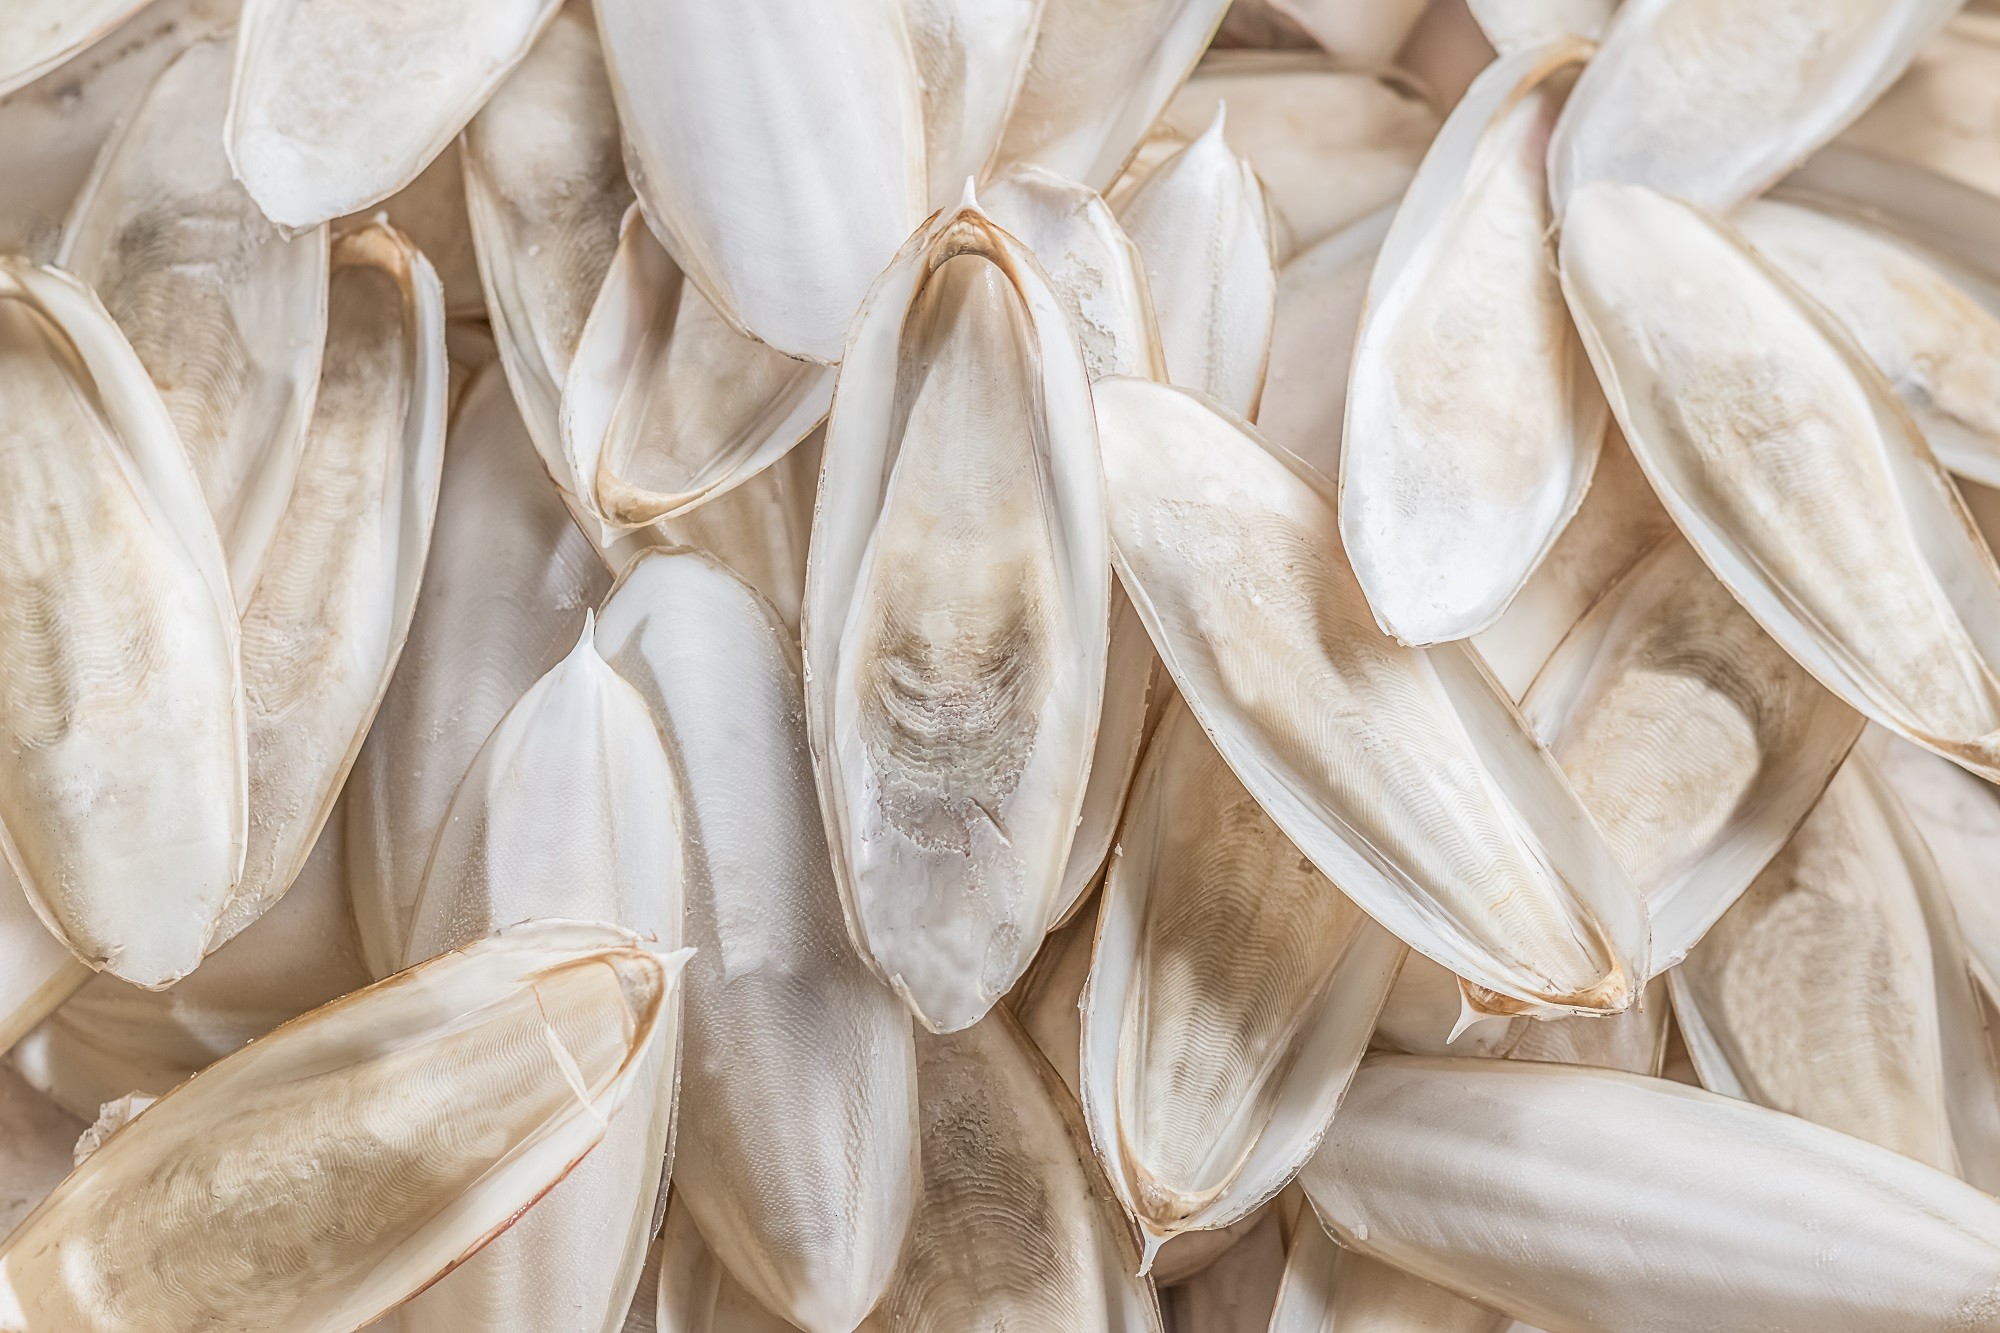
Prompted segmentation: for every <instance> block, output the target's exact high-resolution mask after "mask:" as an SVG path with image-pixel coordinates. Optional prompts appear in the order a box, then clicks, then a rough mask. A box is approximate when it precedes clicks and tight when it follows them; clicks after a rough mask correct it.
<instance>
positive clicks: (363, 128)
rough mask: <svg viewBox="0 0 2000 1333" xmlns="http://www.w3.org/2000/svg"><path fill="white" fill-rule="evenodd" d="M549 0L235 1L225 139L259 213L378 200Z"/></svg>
mask: <svg viewBox="0 0 2000 1333" xmlns="http://www.w3.org/2000/svg"><path fill="white" fill-rule="evenodd" d="M560 8H561V0H483V3H481V4H478V5H467V4H465V3H463V0H395V3H388V4H385V3H381V2H380V0H245V4H244V6H243V20H242V23H241V25H240V26H239V28H238V29H237V35H236V71H235V77H234V79H233V80H232V83H231V87H230V97H229V120H228V123H227V125H226V126H225V127H224V130H223V136H224V142H225V143H226V144H227V146H228V149H229V160H230V162H231V164H232V165H233V166H234V167H235V169H236V176H237V179H238V180H240V181H242V182H243V184H244V187H245V188H246V189H248V190H249V191H250V194H251V196H252V197H253V198H255V199H256V201H257V203H258V206H259V207H261V208H262V209H263V210H264V214H265V216H267V217H269V218H270V219H271V221H273V222H275V223H277V224H278V225H279V226H281V227H290V228H293V229H295V230H302V229H304V228H306V227H311V226H316V225H318V224H319V223H322V222H327V221H331V220H332V219H334V218H337V217H343V216H345V215H347V214H349V213H354V212H357V211H359V210H361V209H363V208H367V207H369V206H370V205H372V204H377V203H380V202H381V201H382V200H384V199H387V198H388V197H389V196H390V195H392V194H394V193H396V191H398V190H400V189H402V188H403V187H404V186H405V185H408V184H409V183H410V182H411V181H413V180H415V179H416V178H417V176H418V174H419V173H420V172H422V171H423V169H424V167H425V166H427V165H428V164H429V163H430V161H431V159H432V158H434V157H436V156H437V155H438V154H439V153H441V152H443V151H444V149H445V146H446V145H447V144H449V143H450V142H451V141H452V140H453V139H454V138H455V137H457V135H458V132H459V131H460V130H462V129H464V128H465V123H466V122H467V121H468V120H471V119H472V116H473V113H474V112H476V111H478V110H479V108H480V105H481V104H482V103H484V102H485V101H486V99H487V98H488V97H490V96H491V95H492V94H493V90H494V89H495V88H497V87H499V86H500V84H501V81H502V80H504V79H505V78H506V77H507V73H508V71H509V70H511V69H513V67H514V66H515V65H516V64H517V63H518V62H519V61H520V60H521V58H522V57H523V56H525V55H527V53H528V49H529V47H531V46H533V45H534V41H535V38H536V37H537V36H539V35H540V34H541V31H542V29H543V28H544V27H545V26H547V24H548V23H549V21H550V20H551V19H553V18H554V17H555V14H556V11H557V10H558V9H560Z"/></svg>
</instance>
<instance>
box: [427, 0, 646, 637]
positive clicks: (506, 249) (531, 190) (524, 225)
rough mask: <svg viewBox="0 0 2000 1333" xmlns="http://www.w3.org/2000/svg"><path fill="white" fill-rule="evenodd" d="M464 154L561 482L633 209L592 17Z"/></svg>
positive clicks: (470, 133)
mask: <svg viewBox="0 0 2000 1333" xmlns="http://www.w3.org/2000/svg"><path fill="white" fill-rule="evenodd" d="M462 144H463V148H462V161H463V165H464V170H465V206H466V214H467V216H468V218H469V219H470V221H471V226H472V240H473V248H474V251H475V252H476V254H477V256H478V260H479V277H480V282H481V285H482V286H483V287H484V288H485V292H486V309H487V312H488V314H489V315H490V317H491V318H492V321H493V336H494V341H495V342H496V343H498V344H499V351H500V363H501V365H503V366H504V367H506V371H507V383H508V385H509V386H510V387H511V388H512V389H513V392H514V400H515V402H517V403H518V404H519V405H520V408H521V415H522V417H523V418H524V419H525V420H526V422H527V425H528V433H529V435H530V436H531V437H532V438H533V439H534V442H535V448H536V450H537V451H539V452H540V454H541V456H542V458H543V459H544V460H545V461H546V462H547V464H548V467H549V471H550V474H551V475H553V476H555V477H556V478H557V479H558V480H563V479H564V478H565V477H566V476H567V473H566V472H565V471H564V469H565V468H566V466H567V464H566V463H565V461H564V458H563V451H562V432H561V422H560V418H559V416H558V411H559V405H560V402H561V398H562V388H563V382H564V381H565V380H566V379H567V378H568V376H569V366H570V359H571V358H572V357H573V356H574V355H575V354H576V344H577V339H579V338H580V337H582V335H583V325H584V320H585V318H586V317H587V316H588V315H589V314H590V307H591V305H592V303H593V302H594V301H595V300H596V299H597V293H598V289H599V288H600V287H601V286H602V285H603V283H604V274H605V272H606V270H608V269H609V268H610V266H611V259H612V255H613V254H614V253H615V252H616V251H617V249H618V224H619V219H620V218H622V217H624V215H625V210H626V208H627V207H628V206H629V205H630V204H631V202H632V187H631V185H630V184H629V183H628V182H627V181H626V179H625V163H624V159H623V156H622V150H621V147H620V141H619V137H618V108H617V106H616V105H615V104H614V103H613V102H612V97H611V79H610V76H609V75H608V74H606V72H605V69H604V58H603V56H602V54H601V52H600V50H599V48H598V43H597V30H596V28H595V27H594V26H593V25H592V23H591V21H590V16H589V14H588V13H587V12H578V11H576V10H574V9H564V10H563V11H561V12H560V13H558V14H557V15H556V17H555V18H554V20H553V21H551V22H550V24H549V26H548V30H547V31H546V32H544V33H543V34H542V37H541V40H540V41H538V42H536V43H535V46H534V49H533V50H531V51H530V52H529V53H528V55H527V58H526V59H524V60H523V61H522V62H521V63H520V64H519V65H518V66H516V67H515V69H514V72H513V74H512V75H510V76H509V77H508V79H507V81H506V82H505V83H503V84H501V85H500V87H499V89H498V90H497V91H496V92H495V93H494V94H493V96H492V98H491V99H490V100H489V101H488V102H487V103H486V105H485V106H484V107H482V108H481V109H480V112H479V114H478V115H476V116H474V117H473V118H472V121H471V123H470V124H468V125H467V126H466V127H465V136H464V138H463V140H462ZM593 600H594V599H593ZM571 637H572V638H573V637H574V635H571Z"/></svg>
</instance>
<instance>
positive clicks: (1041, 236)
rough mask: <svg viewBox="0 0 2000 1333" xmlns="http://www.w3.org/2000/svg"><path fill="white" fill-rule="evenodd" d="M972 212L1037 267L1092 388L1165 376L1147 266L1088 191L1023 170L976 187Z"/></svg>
mask: <svg viewBox="0 0 2000 1333" xmlns="http://www.w3.org/2000/svg"><path fill="white" fill-rule="evenodd" d="M979 206H980V207H981V208H982V209H983V210H985V213H986V215H987V216H988V217H990V218H992V219H993V220H994V221H995V222H997V223H999V224H1000V226H1001V227H1002V228H1004V229H1005V230H1006V231H1007V233H1008V234H1009V235H1011V236H1012V237H1013V238H1014V239H1015V240H1017V241H1019V242H1020V243H1021V244H1023V245H1025V246H1027V247H1028V249H1029V251H1030V252H1031V253H1033V255H1034V256H1035V259H1036V261H1037V262H1038V263H1040V264H1041V266H1042V271H1043V272H1044V273H1046V274H1047V275H1048V279H1049V285H1050V286H1051V287H1053V288H1054V289H1055V293H1056V298H1057V299H1058V300H1059V301H1061V302H1062V305H1063V309H1064V311H1065V312H1066V313H1067V314H1068V315H1069V321H1070V325H1071V327H1072V328H1074V329H1075V330H1076V341H1077V346H1078V347H1079V349H1081V351H1082V352H1083V365H1084V369H1085V370H1086V371H1087V372H1088V373H1089V375H1090V378H1091V379H1092V380H1093V381H1095V380H1099V379H1102V378H1103V377H1104V376H1106V375H1141V376H1144V377H1146V378H1148V379H1162V378H1164V377H1165V375H1166V362H1165V360H1164V357H1163V354H1162V352H1161V350H1160V345H1159V343H1160V334H1159V329H1158V327H1157V325H1156V323H1155V320H1154V314H1153V298H1152V293H1151V292H1150V291H1149V290H1148V288H1147V285H1146V261H1145V259H1144V258H1143V257H1142V256H1141V255H1140V253H1139V247H1138V246H1136V245H1134V244H1133V243H1132V238H1131V237H1130V236H1127V235H1126V234H1125V229H1124V228H1123V227H1121V226H1119V225H1118V219H1117V218H1115V217H1114V216H1112V212H1111V209H1110V208H1109V207H1107V206H1106V204H1105V202H1104V200H1103V199H1101V198H1099V197H1098V194H1097V192H1096V191H1095V190H1092V189H1089V188H1088V187H1086V186H1082V185H1078V184H1077V183H1076V182H1075V181H1072V180H1068V179H1065V178H1064V177H1062V176H1058V175H1057V174H1056V173H1055V172H1053V171H1050V170H1049V169H1048V168H1046V167H1038V166H1035V165H1034V164H1033V163H1022V164H1019V165H1016V166H1013V167H1009V168H1008V169H1007V170H1006V171H1004V172H1002V173H1000V175H998V176H996V177H995V178H994V179H993V180H991V181H989V182H987V183H986V184H985V185H982V186H981V187H980V189H979Z"/></svg>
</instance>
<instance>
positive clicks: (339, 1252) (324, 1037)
mask: <svg viewBox="0 0 2000 1333" xmlns="http://www.w3.org/2000/svg"><path fill="white" fill-rule="evenodd" d="M684 961H685V955H684V954H672V955H668V956H666V957H661V956H660V955H658V954H655V953H654V952H652V951H651V950H650V949H648V948H646V947H644V946H642V945H641V944H640V942H639V941H637V940H636V939H634V937H632V936H631V935H629V934H627V933H625V932H623V931H618V930H613V929H611V928H610V927H606V926H601V925H585V924H580V923H575V922H563V921H538V922H532V923H527V924H525V925H522V926H517V927H514V928H512V929H509V930H507V931H505V932H503V933H501V934H500V935H498V936H495V937H493V938H490V939H487V940H484V941H481V942H480V943H479V944H477V945H474V946H473V947H471V948H469V949H467V950H465V951H463V952H461V953H452V954H447V955H445V956H444V957H442V958H439V959H436V960H434V961H432V962H430V963H427V964H425V965H423V966H422V967H419V968H415V969H412V970H411V971H408V972H405V973H402V974H400V975H399V976H397V977H395V978H392V979H391V980H389V981H387V982H384V983H382V984H379V985H376V986H371V987H369V988H368V989H366V990H362V991H357V992H355V993H354V994H353V995H349V996H346V997H343V998H342V999H339V1000H336V1001H334V1002H333V1003H332V1004H329V1005H326V1006H324V1007H322V1008H320V1009H316V1010H314V1011H313V1012H312V1013H310V1014H307V1015H305V1016H304V1017H303V1018H300V1019H297V1020H296V1021H294V1022H292V1023H288V1024H286V1025H285V1026H284V1027H282V1028H280V1029H278V1030H277V1031H276V1032H273V1033H272V1034H270V1035H269V1036H268V1037H266V1038H264V1039H263V1040H261V1041H257V1042H253V1043H252V1044H251V1045H250V1046H248V1047H246V1048H245V1049H244V1050H242V1051H239V1052H237V1053H236V1054H235V1055H233V1056H230V1057H229V1058H228V1059H226V1060H223V1061H222V1062H220V1063H218V1064H216V1065H213V1066H211V1067H210V1068H208V1069H206V1070H204V1071H203V1072H202V1073H201V1074H200V1075H199V1076H197V1077H196V1078H194V1079H191V1080H189V1081H188V1082H187V1083H185V1084H183V1085H182V1086H181V1087H179V1088H177V1089H175V1090H174V1091H173V1092H171V1093H169V1094H168V1095H167V1096H165V1097H163V1098H161V1099H160V1100H159V1101H158V1102H156V1103H154V1104H153V1105H152V1106H151V1107H149V1108H148V1109H147V1110H146V1111H145V1112H144V1113H142V1114H141V1115H140V1116H139V1117H138V1118H137V1119H135V1120H133V1121H132V1123H131V1124H129V1125H127V1126H126V1127H125V1128H124V1129H123V1130H121V1131H119V1132H118V1133H117V1134H116V1135H114V1136H112V1138H110V1139H109V1140H108V1141H107V1142H106V1143H105V1144H104V1146H103V1147H101V1148H99V1149H98V1150H97V1151H96V1153H94V1154H93V1155H92V1156H91V1157H90V1159H89V1160H88V1161H87V1162H86V1163H85V1164H84V1166H83V1167H82V1168H80V1169H79V1170H78V1171H77V1172H76V1173H75V1174H73V1175H72V1176H70V1178H69V1179H68V1180H67V1181H65V1182H64V1183H63V1185H61V1186H59V1187H58V1188H57V1190H56V1192H55V1193H54V1194H52V1195H50V1196H49V1198H48V1199H47V1200H46V1201H44V1202H43V1204H42V1205H41V1207H40V1208H38V1209H37V1210H36V1211H35V1213H34V1214H33V1215H32V1216H31V1217H29V1218H28V1220H27V1221H25V1222H23V1223H22V1224H21V1226H20V1228H19V1229H18V1230H16V1231H15V1232H14V1233H13V1235H12V1236H11V1237H9V1238H8V1240H7V1241H6V1242H5V1244H4V1245H0V1328H5V1329H7V1330H8V1333H26V1330H28V1329H40V1328H63V1329H77V1330H86V1329H103V1330H110V1329H113V1328H123V1329H132V1328H141V1329H156V1330H167V1329H176V1328H189V1327H204V1326H206V1327H219V1328H232V1327H233V1328H256V1329H262V1330H271V1333H342V1331H343V1330H348V1329H354V1328H358V1327H360V1326H362V1325H364V1324H366V1323H367V1322H368V1321H369V1320H371V1319H373V1318H375V1317H376V1316H377V1315H379V1314H381V1313H383V1312H384V1311H385V1310H387V1309H389V1308H390V1307H392V1306H394V1305H396V1304H398V1303H399V1302H401V1301H402V1300H404V1299H406V1298H407V1297H409V1296H410V1295H412V1294H414V1293H415V1292H417V1291H419V1290H421V1289H422V1288H423V1287H424V1286H426V1285H427V1284H428V1283H430V1282H431V1281H433V1280H434V1279H435V1278H437V1277H438V1276H439V1275H440V1274H442V1273H443V1272H445V1271H446V1270H448V1269H449V1268H451V1267H452V1266H454V1265H456V1264H458V1263H460V1262H462V1261H463V1260H464V1259H466V1258H467V1257H468V1256H469V1255H471V1254H472V1253H473V1252H474V1251H476V1250H478V1249H479V1248H480V1246H482V1245H484V1244H485V1243H486V1242H487V1241H489V1240H491V1239H492V1238H493V1237H494V1236H496V1235H498V1234H499V1233H500V1232H501V1231H502V1230H504V1229H505V1228H506V1227H507V1226H508V1225H509V1224H510V1223H511V1222H512V1221H513V1220H514V1219H515V1218H516V1217H517V1216H518V1215H519V1214H520V1213H521V1212H522V1211H523V1210H524V1209H526V1208H527V1207H528V1205H530V1204H531V1203H533V1202H534V1201H535V1200H536V1199H537V1198H539V1197H540V1196H541V1195H542V1194H544V1193H545V1192H547V1191H548V1190H549V1189H550V1188H551V1187H552V1186H553V1185H554V1184H555V1183H556V1182H557V1181H559V1180H561V1179H562V1178H563V1176H565V1175H566V1174H568V1173H569V1171H570V1170H571V1169H572V1168H573V1167H574V1166H575V1165H576V1164H577V1162H578V1161H579V1160H581V1159H582V1158H583V1157H584V1155H585V1154H586V1153H588V1152H589V1151H590V1150H591V1149H592V1148H593V1147H594V1146H595V1145H596V1144H597V1143H598V1142H599V1141H600V1140H601V1139H602V1138H603V1137H604V1133H605V1130H606V1127H607V1125H609V1124H611V1123H615V1117H616V1116H617V1114H618V1112H619V1108H620V1107H621V1106H622V1104H623V1103H624V1102H625V1100H626V1098H627V1096H628V1094H630V1093H631V1092H632V1091H633V1085H634V1083H635V1082H636V1081H637V1080H638V1078H639V1077H640V1076H641V1072H642V1070H643V1069H644V1067H645V1063H646V1062H645V1060H644V1056H645V1053H646V1052H647V1051H648V1050H650V1049H651V1048H652V1047H653V1045H654V1044H655V1043H656V1042H657V1041H658V1040H659V1038H660V1036H661V1033H662V1029H663V1026H664V1025H665V1024H666V1023H667V1022H668V1020H669V1016H670V1015H671V1014H672V1012H673V1010H674V1008H675V1007H676V1006H675V1000H676V997H677V996H678V993H679V992H678V973H679V971H680V966H681V964H682V963H683V962H684ZM191 1271H200V1272H202V1273H204V1274H205V1275H206V1276H205V1280H204V1281H202V1282H200V1283H195V1284H190V1283H187V1282H185V1281H183V1280H181V1275H183V1274H185V1273H187V1272H191Z"/></svg>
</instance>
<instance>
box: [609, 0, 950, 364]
mask: <svg viewBox="0 0 2000 1333" xmlns="http://www.w3.org/2000/svg"><path fill="white" fill-rule="evenodd" d="M904 4H905V0H777V2H776V3H768V4H760V5H757V6H754V7H750V8H745V7H742V6H735V5H710V4H671V5H661V4H656V3H654V2H653V0H600V3H599V4H598V6H597V23H598V31H599V32H600V34H602V36H603V38H604V57H605V61H606V63H608V64H609V65H610V67H611V74H612V81H611V86H612V91H613V93H614V95H615V96H616V97H617V100H618V115H619V120H620V121H621V122H622V123H623V126H624V130H625V160H626V163H627V166H628V168H629V170H630V174H631V177H632V184H633V186H634V187H635V188H636V189H637V191H638V195H639V204H640V206H641V207H642V208H643V209H644V210H645V213H646V221H647V223H648V224H649V225H650V226H651V227H652V228H653V233H654V235H656V236H658V237H659V239H660V242H661V244H663V245H665V246H666V247H667V249H668V250H669V251H671V252H672V254H673V256H674V258H675V260H676V261H678V262H679V264H680V267H681V269H682V270H683V271H684V272H685V273H686V274H687V275H688V277H689V278H690V279H691V280H692V281H693V282H694V284H695V285H696V286H697V287H699V288H700V289H701V292H702V295H704V296H705V297H707V298H708V300H709V301H710V302H711V303H712V304H713V305H714V307H715V310H716V313H718V314H720V315H721V316H722V318H723V319H725V320H727V321H728V322H729V323H730V324H732V325H735V326H737V327H738V328H741V329H742V330H743V331H744V332H746V333H748V334H749V335H750V336H752V337H754V338H756V339H757V340H758V341H760V342H764V343H768V344H770V345H771V346H772V347H773V348H775V349H776V350H778V351H780V352H782V353H784V354H785V355H787V356H794V357H803V358H806V359H809V360H814V361H824V362H834V361H838V360H839V359H840V355H841V348H842V345H843V340H844V339H845V338H846V336H847V329H848V325H849V324H851V323H852V322H853V319H854V314H855V311H856V310H857V309H859V308H860V306H861V303H862V298H863V297H864V296H865V295H866V294H867V292H868V288H869V285H870V284H871V283H872V282H874V280H875V276H876V274H878V273H880V272H881V271H882V269H883V267H884V266H885V265H887V264H888V263H889V262H890V260H891V259H893V258H894V257H895V255H896V250H897V247H899V246H900V245H902V244H903V241H904V238H905V237H907V236H908V235H909V234H910V233H911V232H912V231H914V230H915V229H916V228H917V226H918V224H919V223H921V222H922V221H923V218H924V214H925V213H926V212H928V211H929V208H928V204H927V200H928V198H929V195H930V189H929V186H928V184H927V179H926V177H927V173H926V169H925V160H926V159H925V152H926V150H925V143H924V108H923V89H922V86H921V80H920V77H919V75H918V72H917V63H916V58H915V55H914V53H913V51H912V48H911V42H910V34H909V30H908V25H907V22H906V19H905V15H904Z"/></svg>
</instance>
